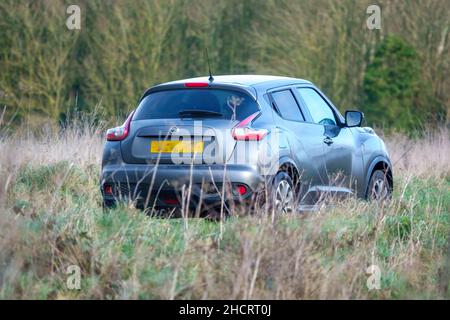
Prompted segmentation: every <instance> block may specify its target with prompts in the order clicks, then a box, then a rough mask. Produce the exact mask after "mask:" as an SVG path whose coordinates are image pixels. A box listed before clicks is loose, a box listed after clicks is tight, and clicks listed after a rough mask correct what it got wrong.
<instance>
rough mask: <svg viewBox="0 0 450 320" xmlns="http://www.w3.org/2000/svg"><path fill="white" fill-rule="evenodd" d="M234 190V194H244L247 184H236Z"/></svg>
mask: <svg viewBox="0 0 450 320" xmlns="http://www.w3.org/2000/svg"><path fill="white" fill-rule="evenodd" d="M234 191H235V192H234V193H235V194H236V193H237V194H238V195H240V196H243V195H244V194H246V193H247V191H248V189H247V186H246V185H245V184H237V185H236V186H235V189H234Z"/></svg>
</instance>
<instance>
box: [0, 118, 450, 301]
mask: <svg viewBox="0 0 450 320" xmlns="http://www.w3.org/2000/svg"><path fill="white" fill-rule="evenodd" d="M449 134H450V133H449V131H448V130H447V129H442V130H440V131H438V132H434V133H429V134H426V135H423V137H422V138H419V139H417V140H413V139H410V138H407V137H405V136H401V135H393V136H390V137H386V141H387V146H388V148H389V151H390V153H391V157H392V159H393V162H394V170H395V171H394V172H395V182H396V191H395V194H394V199H393V201H392V203H390V204H388V205H385V206H377V205H374V204H370V203H367V202H365V201H359V200H355V199H349V200H347V201H344V202H342V203H339V204H337V205H336V206H334V207H331V208H330V207H328V208H322V209H321V210H320V211H318V212H315V213H312V214H303V215H293V216H286V217H280V218H277V219H275V220H272V219H271V217H267V216H261V215H255V216H248V215H244V214H243V213H245V212H238V211H236V212H235V213H236V217H232V218H230V219H228V220H227V221H226V222H225V223H224V224H223V225H222V224H219V223H215V222H210V221H205V220H202V219H192V220H185V219H181V220H178V219H177V220H166V219H154V218H150V217H147V216H145V215H143V214H142V212H140V211H137V210H134V209H132V208H126V207H120V208H117V209H116V210H113V211H111V212H109V213H107V214H105V213H103V212H102V210H101V206H100V203H101V201H100V194H99V188H98V177H99V169H100V168H99V163H100V155H101V148H102V143H103V142H102V141H103V137H102V135H101V132H99V130H98V128H96V127H95V126H93V125H87V126H85V127H79V126H71V127H68V128H67V129H66V130H65V131H63V132H55V131H52V130H48V131H46V132H43V133H42V134H39V135H32V134H27V135H22V136H20V135H12V136H7V137H6V136H5V137H3V138H2V139H0V150H1V153H0V265H1V266H2V268H1V269H0V297H1V298H19V299H23V298H33V299H34V298H45V299H47V298H50V299H55V298H82V299H83V298H116V299H117V298H125V299H127V298H149V299H151V298H166V299H173V298H183V299H191V298H199V299H210V298H236V299H255V298H273V299H316V298H320V299H330V298H338V299H348V298H363V299H364V298H381V299H384V298H449V297H450V295H449V294H450V292H449V291H448V286H449V281H448V279H449V270H450V269H449V268H450V267H449V266H448V263H446V259H447V260H448V258H447V256H450V253H447V251H448V250H449V249H448V244H447V241H448V239H449V230H450V196H449V194H450V193H449V172H450V171H449V161H448V160H449V159H448V155H449V154H450V153H448V150H449V149H450V139H449V137H450V136H449ZM237 210H239V209H237ZM242 210H243V209H242ZM69 265H78V266H80V268H81V271H82V287H81V290H75V291H73V290H69V289H68V288H67V287H66V280H67V274H66V268H67V266H69ZM370 265H377V266H379V268H380V270H381V288H380V289H379V290H368V288H367V286H366V281H367V279H368V276H369V275H368V274H367V273H366V271H367V268H368V267H369V266H370Z"/></svg>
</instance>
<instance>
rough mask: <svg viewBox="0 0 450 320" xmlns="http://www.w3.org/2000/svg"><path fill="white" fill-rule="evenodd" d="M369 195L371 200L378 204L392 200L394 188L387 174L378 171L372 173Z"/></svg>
mask: <svg viewBox="0 0 450 320" xmlns="http://www.w3.org/2000/svg"><path fill="white" fill-rule="evenodd" d="M367 195H368V199H369V200H371V201H376V202H383V201H386V200H390V199H391V198H392V187H391V185H390V183H389V179H388V177H387V174H386V172H384V171H382V170H376V171H374V173H372V177H371V178H370V182H369V189H368V194H367Z"/></svg>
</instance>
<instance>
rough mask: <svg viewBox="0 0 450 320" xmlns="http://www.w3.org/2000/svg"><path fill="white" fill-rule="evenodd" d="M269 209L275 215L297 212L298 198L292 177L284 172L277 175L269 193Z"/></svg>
mask: <svg viewBox="0 0 450 320" xmlns="http://www.w3.org/2000/svg"><path fill="white" fill-rule="evenodd" d="M269 195H270V196H269V199H268V200H269V208H270V209H271V210H270V211H272V210H274V213H275V214H290V213H293V212H295V204H296V196H295V189H294V184H293V182H292V179H291V177H290V176H289V175H288V174H287V173H286V172H284V171H280V172H278V173H277V174H276V176H275V177H274V179H273V183H272V190H270V193H269Z"/></svg>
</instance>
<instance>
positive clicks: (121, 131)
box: [106, 111, 134, 141]
mask: <svg viewBox="0 0 450 320" xmlns="http://www.w3.org/2000/svg"><path fill="white" fill-rule="evenodd" d="M133 115H134V111H133V112H131V113H130V115H129V116H128V118H127V120H125V122H124V124H123V125H121V126H120V127H115V128H111V129H108V131H106V140H108V141H121V140H123V139H125V138H126V137H127V136H128V133H130V123H131V119H132V118H133Z"/></svg>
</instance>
